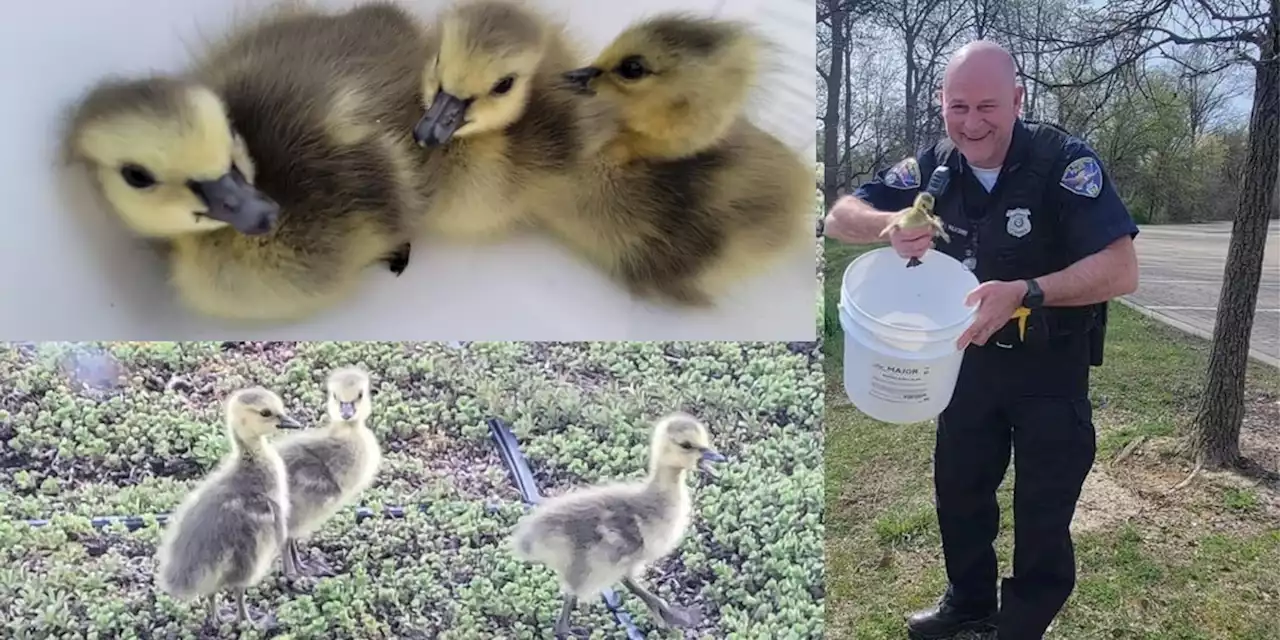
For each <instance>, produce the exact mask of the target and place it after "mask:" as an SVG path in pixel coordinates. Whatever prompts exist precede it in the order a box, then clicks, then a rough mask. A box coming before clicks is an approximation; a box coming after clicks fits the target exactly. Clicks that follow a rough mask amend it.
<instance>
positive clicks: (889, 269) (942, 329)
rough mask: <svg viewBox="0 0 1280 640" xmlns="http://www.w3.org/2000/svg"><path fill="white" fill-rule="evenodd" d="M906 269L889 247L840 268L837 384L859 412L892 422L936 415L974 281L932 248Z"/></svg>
mask: <svg viewBox="0 0 1280 640" xmlns="http://www.w3.org/2000/svg"><path fill="white" fill-rule="evenodd" d="M920 260H921V263H920V264H919V265H917V266H915V267H912V268H907V261H906V260H904V259H902V258H900V257H898V254H897V253H895V252H894V251H893V249H892V248H888V247H886V248H883V249H876V250H875V251H869V252H867V253H865V254H863V255H861V256H859V257H858V258H857V259H856V260H854V261H853V262H851V263H850V264H849V266H848V268H846V269H845V271H844V280H843V282H842V286H841V290H840V305H839V310H840V326H841V327H843V328H844V388H845V393H846V394H848V396H849V401H850V402H852V403H853V405H854V406H855V407H857V408H858V410H859V411H862V412H863V413H865V414H867V415H868V416H870V417H872V418H874V419H876V420H880V421H882V422H889V423H895V424H907V423H911V422H920V421H922V420H929V419H931V418H934V417H936V416H937V415H938V414H939V413H942V410H943V409H945V408H946V407H947V404H948V403H950V402H951V394H952V393H953V392H954V391H955V385H956V378H957V377H958V376H959V374H960V361H961V359H962V358H963V356H964V352H962V351H960V350H958V349H956V346H955V342H956V339H957V338H959V337H960V334H962V333H964V331H965V329H968V328H969V325H970V324H972V323H973V320H974V316H975V314H976V312H977V308H976V307H966V306H965V304H964V299H965V296H967V295H968V294H969V292H970V291H972V290H973V289H974V287H977V286H978V279H977V278H976V277H974V275H973V274H972V273H970V272H969V271H968V270H967V269H965V268H964V266H962V265H961V264H960V262H959V261H958V260H956V259H954V258H952V257H951V256H948V255H946V254H944V253H940V252H937V251H929V252H928V253H926V254H925V255H924V256H923V257H921V259H920Z"/></svg>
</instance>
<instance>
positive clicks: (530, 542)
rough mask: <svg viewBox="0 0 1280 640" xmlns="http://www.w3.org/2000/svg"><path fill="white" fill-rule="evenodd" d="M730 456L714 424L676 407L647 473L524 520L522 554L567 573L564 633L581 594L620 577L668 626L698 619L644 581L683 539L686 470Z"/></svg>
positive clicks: (519, 539) (518, 535) (571, 496)
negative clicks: (715, 441)
mask: <svg viewBox="0 0 1280 640" xmlns="http://www.w3.org/2000/svg"><path fill="white" fill-rule="evenodd" d="M724 460H725V457H724V456H723V455H721V454H720V453H718V452H717V451H716V450H715V449H713V448H712V447H711V442H710V437H709V436H708V434H707V428H706V426H704V425H703V424H702V423H701V422H699V421H698V420H696V419H695V418H693V417H692V416H689V415H687V414H684V413H673V414H670V415H668V416H665V417H664V418H662V419H661V420H659V421H658V422H657V423H656V424H655V426H654V430H653V435H652V444H651V454H650V460H649V476H648V478H647V479H645V480H643V481H640V482H630V483H617V484H608V485H602V486H596V487H590V488H587V489H578V490H575V491H571V492H569V493H566V494H564V495H561V496H557V497H554V498H548V499H547V500H545V501H544V502H542V503H541V504H539V505H538V506H536V507H534V509H533V510H532V511H531V512H530V513H529V514H527V515H525V516H524V517H523V518H522V519H521V520H520V522H519V523H518V524H517V525H516V529H515V532H514V533H513V535H512V539H511V546H512V549H513V551H514V554H515V556H516V557H517V558H519V559H520V560H523V561H526V562H536V563H540V564H543V565H546V566H547V567H549V568H551V569H552V570H553V571H555V572H556V574H557V575H558V576H559V579H560V585H561V590H562V591H563V593H564V605H563V607H562V608H561V610H560V616H559V618H558V619H557V620H556V623H555V633H556V635H557V636H566V635H568V634H569V633H570V626H569V616H570V614H571V613H572V612H573V610H574V608H575V607H576V606H577V603H578V600H579V599H580V598H585V597H591V596H593V595H596V594H599V593H600V592H601V591H603V590H604V589H605V588H607V587H609V586H611V585H613V584H616V583H617V582H619V581H621V582H622V584H623V585H624V586H625V587H627V589H628V590H629V591H631V593H633V594H635V595H636V597H638V598H640V600H641V601H643V602H644V604H645V607H647V608H648V609H649V611H650V613H651V614H652V615H653V616H654V617H655V618H656V619H657V620H658V621H659V622H660V624H661V625H662V626H664V627H668V628H669V627H689V626H694V625H696V624H698V621H699V616H698V615H697V614H696V613H695V612H693V611H692V610H686V609H681V608H677V607H673V606H671V605H668V604H667V603H666V602H663V601H662V599H660V598H659V597H658V596H656V595H654V594H653V593H651V592H649V591H648V590H646V589H645V588H644V587H642V586H641V585H640V584H639V583H638V582H637V580H638V579H639V577H640V575H641V574H642V573H643V571H644V569H645V567H646V566H648V565H649V564H651V563H653V562H654V561H656V560H658V559H660V558H662V557H664V556H666V555H667V554H669V553H671V552H672V551H674V550H675V549H676V547H678V546H679V545H680V541H681V539H682V538H683V536H684V533H685V530H686V528H687V527H688V525H689V512H690V509H691V503H690V499H689V488H688V486H687V485H686V484H685V474H686V472H687V471H689V470H690V469H694V468H698V469H700V470H702V471H704V472H707V473H709V474H711V475H713V476H714V475H715V472H714V471H713V470H712V468H711V467H710V464H709V463H711V462H723V461H724Z"/></svg>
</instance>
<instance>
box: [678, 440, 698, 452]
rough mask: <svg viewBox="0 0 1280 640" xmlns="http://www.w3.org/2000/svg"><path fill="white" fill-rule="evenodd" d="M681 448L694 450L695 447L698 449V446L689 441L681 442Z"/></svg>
mask: <svg viewBox="0 0 1280 640" xmlns="http://www.w3.org/2000/svg"><path fill="white" fill-rule="evenodd" d="M680 448H681V449H684V450H685V451H693V450H694V449H696V448H697V447H695V446H693V444H691V443H688V442H681V443H680Z"/></svg>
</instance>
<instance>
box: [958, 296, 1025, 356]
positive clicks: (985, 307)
mask: <svg viewBox="0 0 1280 640" xmlns="http://www.w3.org/2000/svg"><path fill="white" fill-rule="evenodd" d="M1026 295H1027V283H1025V282H1022V281H1018V282H1004V281H1001V280H992V281H990V282H984V283H982V284H980V285H978V287H977V288H976V289H974V290H973V291H970V292H969V296H968V297H966V298H965V299H964V304H965V306H967V307H972V306H973V305H975V304H976V305H978V316H977V317H976V318H974V320H973V324H972V325H969V328H968V329H967V330H965V332H964V333H962V334H960V337H959V338H958V339H956V348H957V349H960V350H962V351H963V350H964V349H965V348H966V347H968V346H969V344H970V343H972V344H976V345H984V344H986V343H987V340H989V339H990V338H991V336H992V334H994V333H995V332H997V331H999V330H1000V327H1003V326H1004V325H1005V323H1006V322H1009V318H1012V317H1013V312H1014V310H1015V309H1017V308H1018V307H1019V306H1020V305H1022V298H1023V297H1024V296H1026Z"/></svg>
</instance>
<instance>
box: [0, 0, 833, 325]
mask: <svg viewBox="0 0 1280 640" xmlns="http://www.w3.org/2000/svg"><path fill="white" fill-rule="evenodd" d="M319 4H322V5H326V6H333V7H342V6H348V5H351V4H355V3H354V2H352V1H351V0H322V1H321V2H319ZM404 4H405V5H406V6H408V7H410V8H412V9H413V10H415V11H418V12H419V13H420V14H422V15H423V16H424V17H425V16H430V15H431V14H432V13H433V12H434V10H435V9H436V8H438V7H439V2H436V1H434V0H404ZM265 5H266V2H265V0H260V1H253V0H240V1H238V2H237V1H236V0H183V1H181V2H174V1H172V0H117V1H116V2H108V1H106V0H41V1H39V2H20V3H12V6H11V7H8V8H7V9H6V12H5V13H6V16H5V20H4V21H3V24H0V69H2V70H3V75H2V76H0V78H3V81H4V85H5V87H6V92H5V94H6V95H5V99H4V100H3V101H2V102H0V122H3V123H4V128H5V136H4V143H3V144H2V145H0V193H3V195H4V199H5V205H6V206H5V207H4V210H3V212H2V213H0V223H2V224H0V229H3V231H0V268H3V276H4V278H3V284H0V340H31V341H45V340H203V339H219V340H224V339H225V340H235V339H288V340H564V341H576V340H812V339H814V338H815V309H816V296H817V281H816V277H817V276H816V272H815V269H816V266H815V263H814V255H813V252H812V250H810V251H808V252H805V253H803V254H801V255H797V256H795V258H794V259H790V260H788V261H786V262H785V263H784V264H782V265H781V266H779V267H778V268H775V269H773V270H772V271H770V272H768V273H766V274H764V275H762V276H760V277H758V278H754V279H751V280H748V281H744V282H743V283H742V284H741V285H740V286H739V288H738V289H737V290H736V291H735V292H734V293H733V294H732V295H731V296H730V297H729V298H727V299H724V300H723V301H722V302H721V303H720V305H719V307H718V308H717V309H715V310H712V311H696V312H691V311H687V310H677V309H673V308H670V307H660V306H657V305H654V304H651V303H645V302H642V301H639V300H635V299H632V298H631V297H630V296H628V295H627V294H626V293H625V292H624V291H622V290H621V289H620V288H619V287H618V286H616V285H614V284H613V283H612V282H610V281H609V280H607V279H605V277H604V276H603V275H601V274H599V273H597V272H596V271H595V270H594V269H592V268H590V267H587V266H586V265H585V264H584V263H581V262H580V261H579V260H578V259H577V258H576V257H574V256H572V255H571V254H569V253H567V252H566V251H564V250H562V249H560V248H559V247H558V246H557V245H555V244H552V243H551V242H550V241H549V240H547V239H544V238H542V237H539V236H535V235H531V236H528V237H524V238H518V239H516V240H513V241H510V242H507V243H503V244H498V245H491V246H485V247H458V246H452V247H448V246H440V245H436V244H433V243H431V242H428V241H418V242H415V244H414V249H413V258H412V262H411V264H410V267H409V269H408V270H407V271H406V272H405V274H404V275H403V276H402V277H400V278H394V277H391V275H390V274H389V273H387V272H385V271H379V270H376V269H371V270H370V272H369V273H368V274H367V277H366V282H367V284H366V286H365V287H364V289H363V290H361V291H360V292H359V293H358V294H357V295H356V297H354V298H352V299H350V300H349V301H348V302H347V303H345V304H344V305H343V306H341V307H339V308H336V309H333V310H331V311H329V312H326V313H322V314H321V315H319V316H315V317H313V318H311V319H309V320H307V321H304V322H301V323H295V324H291V325H279V324H277V325H272V326H263V325H250V326H245V325H235V324H223V323H220V322H218V321H216V320H212V319H208V318H204V317H200V316H195V315H192V314H190V313H188V312H187V311H186V310H185V309H183V308H182V307H180V306H178V303H177V302H176V299H175V297H174V295H173V292H172V291H171V289H170V288H169V285H168V284H167V282H166V268H165V266H164V265H163V264H162V263H161V262H159V261H158V260H157V258H156V257H155V255H154V254H153V253H152V251H151V250H150V249H149V248H148V247H147V246H146V245H144V244H142V243H140V242H139V241H138V240H136V239H134V238H133V237H131V236H130V235H129V234H128V233H127V232H126V231H125V230H124V229H123V227H122V225H121V224H120V223H118V222H117V220H116V219H114V218H113V217H111V216H110V215H108V214H107V213H106V212H105V210H104V209H103V208H102V207H101V206H100V205H99V204H98V202H97V200H96V198H95V197H94V196H92V194H91V191H90V190H89V186H88V182H87V176H86V175H85V174H84V173H82V172H81V171H80V170H68V169H65V168H63V167H61V166H60V164H59V162H58V158H57V145H58V134H59V131H60V127H61V122H62V119H63V118H64V114H65V113H66V111H67V109H68V108H69V107H70V106H71V104H72V102H73V101H74V100H76V99H77V98H78V97H79V96H80V95H82V94H83V92H84V91H85V90H87V88H88V87H89V86H90V85H91V84H92V83H93V82H95V81H97V80H98V79H100V78H101V77H103V76H106V75H111V74H125V75H135V74H144V73H148V72H152V71H161V72H174V71H179V70H181V69H182V67H183V66H184V65H185V64H186V63H187V61H188V59H189V58H188V54H187V51H188V49H187V46H189V45H191V44H195V43H197V42H198V35H199V34H201V33H209V34H217V33H219V32H220V29H221V28H222V27H223V26H224V25H225V24H227V23H228V21H229V20H230V19H231V18H232V17H233V16H234V15H235V13H236V12H237V11H243V10H244V9H246V8H248V9H250V10H252V9H253V8H255V7H261V6H265ZM541 5H542V6H544V7H546V8H547V9H549V10H551V11H553V12H558V13H559V14H560V15H561V16H563V17H564V18H566V19H567V20H568V21H569V25H570V27H571V29H572V30H573V32H574V33H576V34H578V35H579V37H582V38H583V39H584V40H585V41H586V42H585V44H586V45H587V46H588V47H595V48H598V47H601V46H603V45H604V44H606V43H607V42H608V41H609V40H610V39H612V38H613V37H614V36H615V35H616V34H617V33H618V31H620V30H621V29H622V28H623V27H624V26H625V25H626V24H627V23H628V22H630V21H632V20H635V19H637V18H640V17H642V16H645V15H647V14H651V13H653V12H655V11H662V10H671V9H679V10H688V11H695V12H711V13H717V14H719V15H723V16H732V17H738V18H747V19H750V20H752V21H755V22H758V23H759V24H760V27H761V29H762V31H763V32H764V33H765V34H766V35H767V36H769V37H770V38H771V39H772V40H773V41H774V42H775V43H776V44H777V45H778V51H779V55H777V56H775V58H774V59H773V61H772V65H773V71H772V72H771V73H770V74H769V75H767V76H766V77H764V78H762V80H761V83H760V85H761V86H760V88H759V89H758V90H757V92H756V96H755V97H754V98H753V104H752V107H751V110H750V113H751V115H752V119H753V120H754V121H755V122H757V124H759V125H761V126H762V127H764V128H766V129H768V130H770V131H772V132H773V133H775V134H776V135H779V136H780V137H782V139H783V140H784V141H786V142H787V143H788V144H789V145H791V146H792V147H794V148H795V149H797V150H798V151H802V152H803V158H804V159H805V160H806V161H808V160H809V159H811V158H812V157H813V155H814V154H813V146H814V144H815V143H814V133H813V132H814V125H813V118H814V87H815V84H814V72H813V69H814V50H815V45H814V29H815V27H814V20H813V15H814V14H813V12H814V8H813V7H814V5H813V3H812V1H811V0H626V1H618V0H543V2H542V3H541ZM595 48H593V49H592V50H591V53H594V51H595V50H597V49H595Z"/></svg>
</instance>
